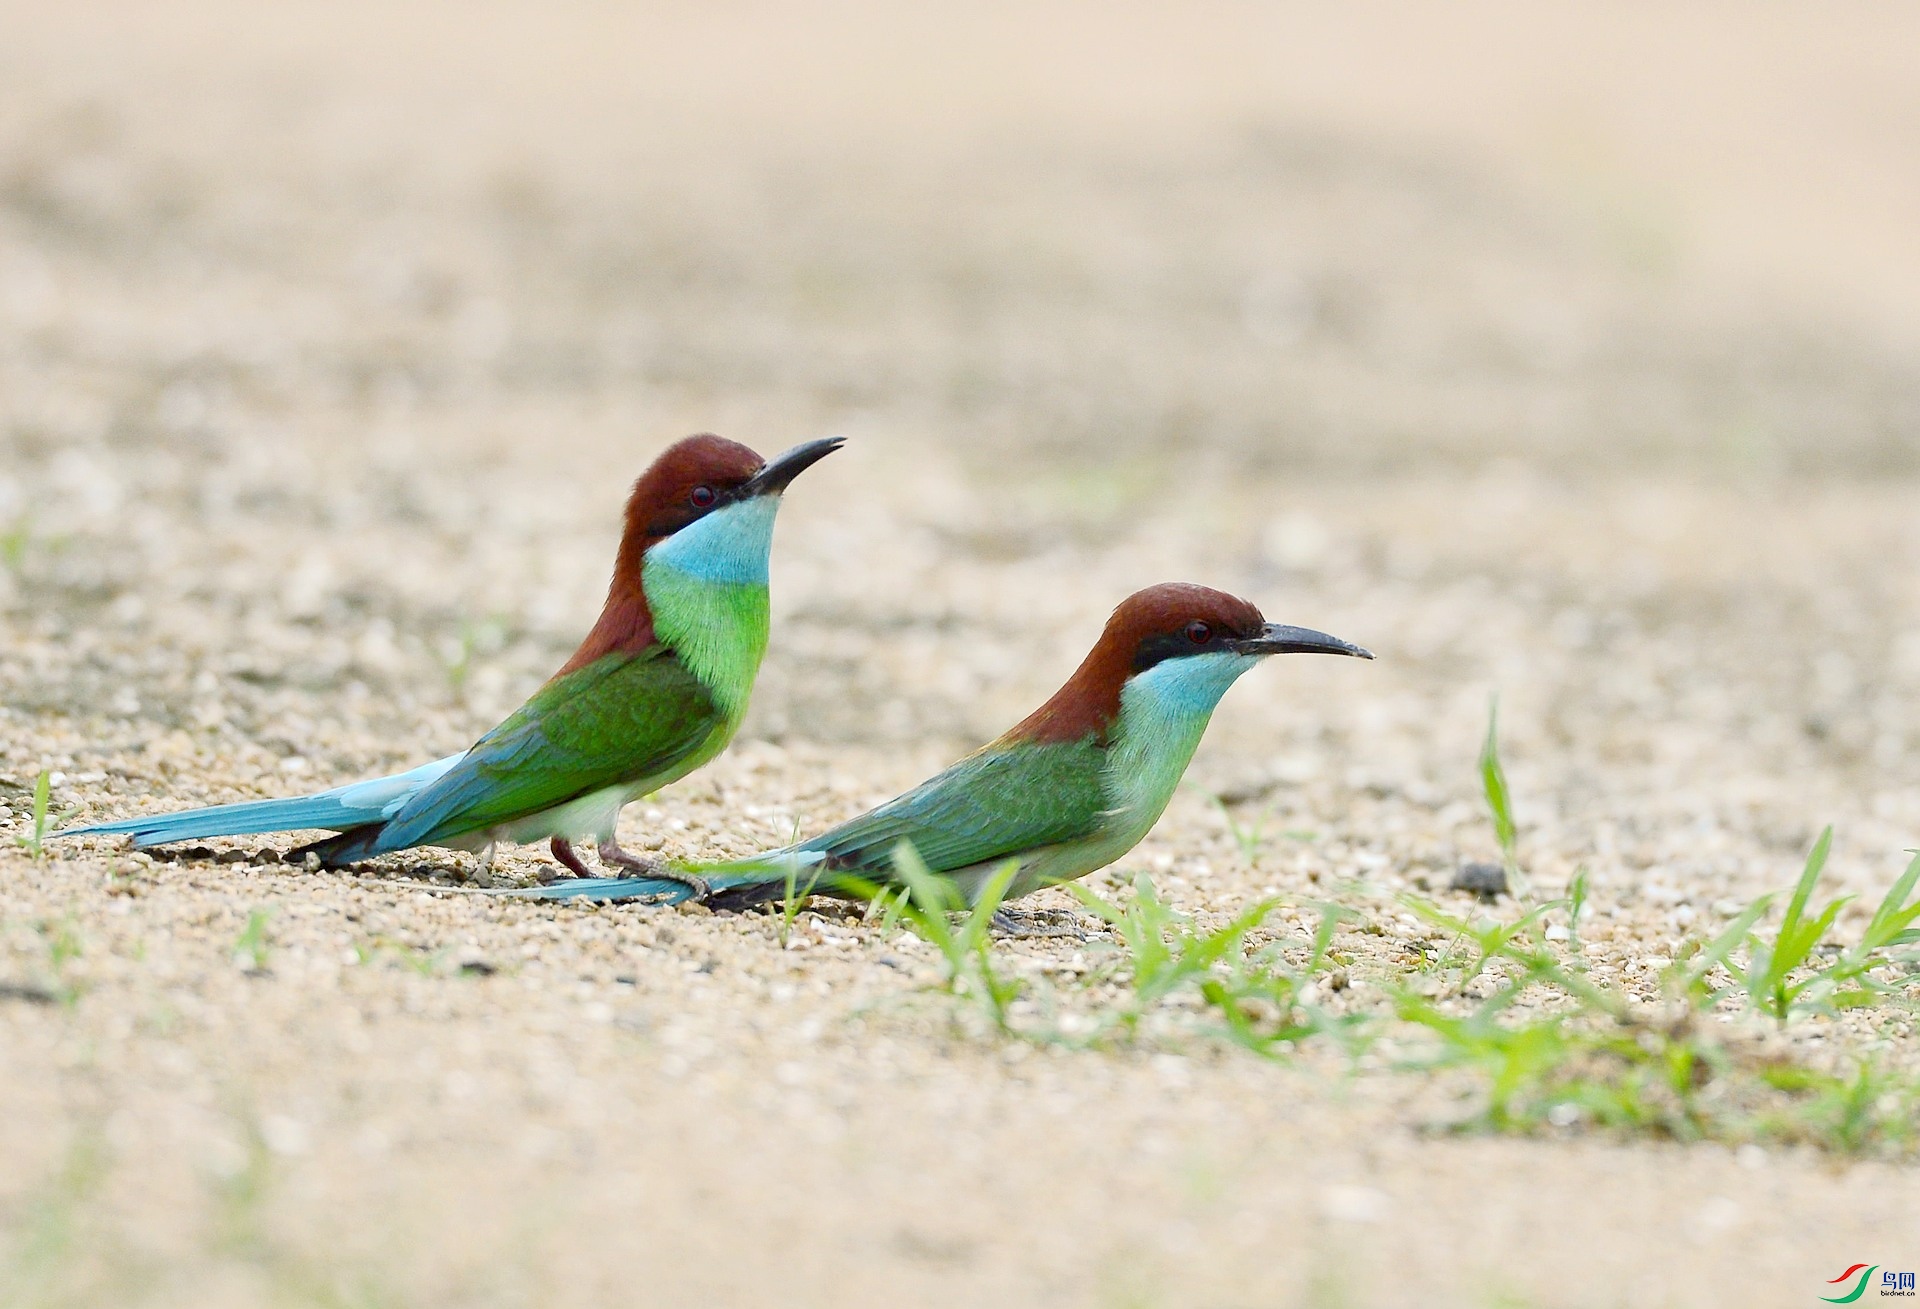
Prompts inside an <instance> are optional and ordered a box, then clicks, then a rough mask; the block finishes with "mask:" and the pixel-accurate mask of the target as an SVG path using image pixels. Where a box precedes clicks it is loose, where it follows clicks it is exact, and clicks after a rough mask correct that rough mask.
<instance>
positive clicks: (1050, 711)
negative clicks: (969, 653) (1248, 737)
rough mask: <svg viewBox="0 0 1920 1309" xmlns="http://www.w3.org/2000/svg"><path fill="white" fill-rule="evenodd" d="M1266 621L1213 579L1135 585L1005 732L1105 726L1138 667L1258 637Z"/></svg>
mask: <svg viewBox="0 0 1920 1309" xmlns="http://www.w3.org/2000/svg"><path fill="white" fill-rule="evenodd" d="M1265 629H1266V619H1265V617H1263V616H1262V615H1261V613H1260V610H1259V607H1258V606H1256V605H1255V604H1253V602H1252V601H1250V600H1242V599H1241V598H1240V597H1239V596H1236V595H1228V594H1227V593H1226V592H1225V591H1216V590H1214V589H1213V588H1212V587H1210V586H1196V585H1194V584H1193V583H1191V582H1162V583H1161V584H1160V585H1158V586H1149V587H1147V588H1146V589H1145V590H1143V591H1135V592H1134V593H1133V594H1132V595H1130V596H1128V597H1127V598H1126V599H1125V600H1122V601H1121V602H1120V604H1119V606H1118V607H1117V608H1116V609H1114V611H1113V614H1112V616H1111V617H1109V618H1108V619H1107V625H1106V628H1105V629H1104V630H1103V631H1102V632H1101V633H1100V639H1099V640H1098V641H1096V642H1094V645H1093V649H1092V650H1090V651H1088V652H1087V657H1086V658H1085V659H1083V660H1082V661H1081V662H1080V667H1079V668H1077V669H1075V670H1074V674H1073V676H1072V677H1069V678H1068V679H1067V681H1066V685H1064V686H1062V687H1061V688H1060V689H1059V690H1058V691H1056V692H1054V695H1053V698H1052V699H1050V700H1048V701H1047V702H1046V703H1045V704H1043V705H1041V706H1040V707H1039V708H1038V709H1036V710H1034V711H1033V713H1032V714H1030V715H1028V716H1027V718H1026V719H1024V720H1023V721H1021V722H1020V723H1018V724H1017V725H1015V726H1014V728H1013V729H1012V730H1011V731H1009V732H1008V733H1007V734H1006V735H1007V738H1011V739H1017V740H1028V741H1077V740H1080V739H1081V738H1083V737H1086V736H1088V735H1093V734H1104V733H1105V732H1106V730H1107V728H1108V727H1109V726H1110V725H1111V724H1112V722H1113V720H1114V718H1115V717H1116V716H1117V715H1118V714H1119V712H1120V691H1121V688H1122V687H1124V686H1125V685H1126V683H1127V679H1128V678H1129V677H1131V676H1133V675H1134V674H1135V673H1138V672H1143V671H1145V670H1146V669H1148V668H1151V667H1153V665H1155V664H1157V663H1159V662H1161V661H1162V660H1165V659H1170V658H1174V657H1176V656H1180V655H1188V654H1200V653H1204V652H1205V651H1207V650H1225V649H1229V648H1231V647H1232V645H1233V643H1235V642H1239V641H1253V640H1257V639H1259V637H1260V635H1261V634H1262V632H1263V631H1265Z"/></svg>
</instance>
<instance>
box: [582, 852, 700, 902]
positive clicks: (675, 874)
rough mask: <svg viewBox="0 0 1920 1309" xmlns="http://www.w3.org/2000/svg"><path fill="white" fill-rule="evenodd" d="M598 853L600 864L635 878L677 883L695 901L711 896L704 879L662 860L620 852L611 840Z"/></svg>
mask: <svg viewBox="0 0 1920 1309" xmlns="http://www.w3.org/2000/svg"><path fill="white" fill-rule="evenodd" d="M599 853H600V861H601V862H602V863H608V864H613V865H614V866H616V867H618V868H623V869H625V870H626V871H627V872H628V873H630V874H632V875H633V876H635V877H657V878H659V879H660V880H661V881H664V882H678V883H680V885H682V886H684V887H686V888H687V889H688V890H690V891H692V892H693V898H694V899H695V900H705V899H706V898H707V897H708V896H709V895H711V894H713V888H712V887H711V886H710V885H708V884H707V879H706V878H704V877H701V876H699V875H697V874H695V873H689V872H685V871H683V870H681V869H678V868H675V867H673V866H672V865H671V864H669V863H667V861H666V860H664V859H654V858H650V857H648V856H646V855H638V854H634V853H633V852H632V851H630V850H622V849H621V848H620V847H619V845H618V844H617V843H615V842H614V841H612V840H606V841H602V842H601V843H600V850H599Z"/></svg>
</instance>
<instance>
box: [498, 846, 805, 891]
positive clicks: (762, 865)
mask: <svg viewBox="0 0 1920 1309" xmlns="http://www.w3.org/2000/svg"><path fill="white" fill-rule="evenodd" d="M809 853H810V852H808V851H805V850H801V849H799V848H798V847H794V848H791V849H787V850H774V851H772V852H770V853H767V854H758V855H753V856H750V857H749V858H746V859H731V860H728V861H726V862H725V863H717V864H686V865H683V867H685V869H686V871H688V872H689V873H695V874H698V875H699V876H700V877H701V878H702V879H704V880H705V881H706V883H707V887H708V889H709V890H710V891H711V892H712V893H713V895H714V897H715V898H718V897H720V896H721V895H722V893H724V892H727V891H737V890H740V889H742V888H745V887H755V886H771V885H776V884H778V885H781V886H784V885H785V884H786V880H787V873H788V869H789V868H790V867H794V868H795V873H796V876H795V881H796V882H797V884H798V885H799V886H800V887H801V888H802V889H805V888H808V887H810V885H811V879H810V877H809V874H808V867H809V866H810V865H811V864H812V863H815V862H818V857H817V856H813V857H812V858H809V857H808V856H809ZM795 854H798V855H799V856H800V857H799V859H798V860H794V859H791V858H789V856H792V855H795ZM795 865H797V867H795ZM499 894H501V895H518V896H525V897H527V898H530V899H535V900H572V899H575V898H578V897H584V898H585V899H588V900H594V901H601V902H607V901H615V900H652V901H653V902H654V903H656V904H661V905H676V904H680V903H682V902H683V901H686V900H690V899H692V898H693V888H692V887H690V886H688V885H687V884H686V883H685V882H678V881H675V880H673V879H672V878H668V877H574V878H569V879H567V880H566V881H563V882H553V883H550V884H548V885H546V886H533V887H526V888H524V889H518V888H516V889H514V890H511V891H501V892H500V893H499ZM656 897H657V898H656Z"/></svg>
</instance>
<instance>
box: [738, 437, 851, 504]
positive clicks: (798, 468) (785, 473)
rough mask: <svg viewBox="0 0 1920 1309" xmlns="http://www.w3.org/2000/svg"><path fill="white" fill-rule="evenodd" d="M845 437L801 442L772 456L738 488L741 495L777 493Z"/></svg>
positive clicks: (838, 444)
mask: <svg viewBox="0 0 1920 1309" xmlns="http://www.w3.org/2000/svg"><path fill="white" fill-rule="evenodd" d="M846 440H847V438H846V437H844V436H823V437H821V438H820V439H819V440H818V441H803V442H801V443H800V444H799V445H796V446H795V447H793V449H791V450H789V451H787V452H786V453H785V454H778V455H775V456H774V457H773V458H771V459H769V460H767V462H766V463H765V464H763V465H761V468H760V471H759V472H757V473H755V474H754V475H753V476H752V477H750V478H748V479H747V480H746V482H745V484H743V485H742V486H741V488H740V498H741V499H742V500H745V499H748V498H749V497H751V496H756V495H779V494H780V493H781V492H782V491H785V490H786V489H787V487H788V485H789V484H790V483H791V482H792V481H793V479H794V478H796V477H798V476H800V474H802V473H804V472H806V471H807V470H808V469H809V468H811V467H813V466H814V465H815V464H817V463H819V462H820V461H821V460H822V459H825V458H826V457H827V456H828V455H830V454H832V453H833V452H834V451H835V450H838V449H839V448H840V447H841V446H842V445H844V444H846Z"/></svg>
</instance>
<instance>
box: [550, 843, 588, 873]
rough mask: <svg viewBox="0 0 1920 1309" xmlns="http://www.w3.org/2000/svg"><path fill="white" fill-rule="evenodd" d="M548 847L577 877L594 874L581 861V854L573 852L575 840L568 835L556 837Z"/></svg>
mask: <svg viewBox="0 0 1920 1309" xmlns="http://www.w3.org/2000/svg"><path fill="white" fill-rule="evenodd" d="M547 848H548V849H549V850H551V851H553V857H554V858H555V859H557V860H559V861H560V862H561V863H563V864H565V865H566V867H567V871H568V872H570V873H572V874H573V875H574V876H575V877H592V876H593V874H592V873H590V872H588V871H587V866H586V865H585V864H584V863H582V862H580V856H579V855H577V854H575V853H574V852H573V842H571V841H569V840H568V839H567V838H566V837H564V836H556V837H554V838H553V840H552V842H551V843H549V845H548V846H547Z"/></svg>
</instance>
